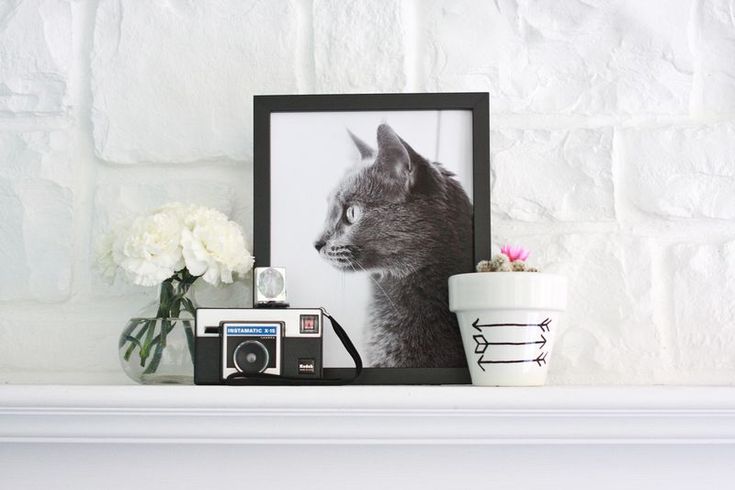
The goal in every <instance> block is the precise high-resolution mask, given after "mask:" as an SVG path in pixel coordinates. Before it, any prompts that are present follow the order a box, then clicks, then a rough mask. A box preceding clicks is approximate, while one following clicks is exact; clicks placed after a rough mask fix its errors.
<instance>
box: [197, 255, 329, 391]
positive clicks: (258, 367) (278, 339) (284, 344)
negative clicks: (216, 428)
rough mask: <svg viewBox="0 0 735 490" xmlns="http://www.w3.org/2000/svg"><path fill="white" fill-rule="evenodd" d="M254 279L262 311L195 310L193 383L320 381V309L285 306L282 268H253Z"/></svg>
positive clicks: (322, 328) (258, 309)
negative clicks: (264, 380)
mask: <svg viewBox="0 0 735 490" xmlns="http://www.w3.org/2000/svg"><path fill="white" fill-rule="evenodd" d="M254 278H255V287H254V288H253V290H254V291H255V302H254V303H255V304H256V305H260V306H262V307H260V308H257V307H256V308H199V309H197V313H196V338H195V355H194V357H195V359H194V382H195V383H196V384H200V385H201V384H204V385H207V384H210V385H211V384H227V383H233V384H237V382H238V381H239V382H244V381H247V380H248V379H258V378H260V379H262V378H266V377H267V376H263V375H271V377H272V376H279V377H282V378H283V379H284V380H286V379H288V380H292V381H293V380H301V379H303V380H310V379H311V380H314V379H320V378H322V334H323V331H324V314H323V310H322V309H321V308H288V304H287V303H286V295H285V271H284V270H283V269H277V268H270V267H269V268H257V269H256V270H255V271H254ZM263 281H271V283H270V284H266V283H264V282H263Z"/></svg>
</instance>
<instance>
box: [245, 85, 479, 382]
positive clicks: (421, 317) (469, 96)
mask: <svg viewBox="0 0 735 490" xmlns="http://www.w3.org/2000/svg"><path fill="white" fill-rule="evenodd" d="M488 112H489V100H488V94H487V93H441V94H370V95H362V94H360V95H289V96H280V95H276V96H256V97H255V110H254V118H255V125H254V131H255V134H254V141H255V149H254V150H255V151H254V153H255V161H254V169H253V170H254V179H253V184H254V226H253V232H254V247H253V248H254V255H255V262H256V266H259V267H260V266H274V267H275V266H278V267H285V268H286V270H287V273H288V278H289V279H288V280H289V283H288V296H289V302H290V304H291V306H292V307H304V308H305V307H320V306H323V307H324V308H326V309H327V311H329V312H330V313H331V314H332V315H333V316H334V317H335V318H336V319H338V320H339V322H340V323H341V324H342V326H343V327H344V328H345V329H346V330H347V332H348V334H349V335H350V338H351V339H352V341H353V342H354V344H355V346H356V347H357V349H358V351H359V352H360V355H361V356H362V358H363V361H364V364H365V366H366V369H365V370H364V372H363V374H362V375H361V376H360V378H359V379H358V383H364V384H449V383H468V382H469V374H468V371H467V367H466V366H467V365H466V360H465V355H464V351H463V349H462V343H461V339H460V334H459V329H458V327H457V320H456V317H455V315H454V314H453V313H451V312H450V311H449V308H448V299H447V296H448V294H447V278H448V277H449V276H450V275H452V274H458V273H463V272H472V271H473V270H474V265H475V264H476V263H477V262H478V261H480V260H483V259H487V258H489V257H488V256H489V254H490V162H489V159H490V157H489V147H488V146H489V145H488V139H489V121H488ZM324 366H325V368H326V370H325V376H326V377H339V376H345V375H346V372H341V371H342V370H346V369H350V367H351V366H352V362H351V359H350V357H349V355H348V354H347V352H345V351H344V348H343V346H342V345H341V343H340V341H339V340H338V339H337V337H336V336H335V335H334V334H333V332H331V331H329V329H327V330H326V332H325V338H324Z"/></svg>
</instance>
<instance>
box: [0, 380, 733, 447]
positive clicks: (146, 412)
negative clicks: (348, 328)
mask: <svg viewBox="0 0 735 490" xmlns="http://www.w3.org/2000/svg"><path fill="white" fill-rule="evenodd" d="M0 442H5V443H10V442H23V443H29V442H41V443H49V442H59V443H70V442H74V443H116V444H119V443H141V442H154V443H193V444H205V443H206V444H315V443H316V444H418V445H435V444H490V445H503V444H733V443H735V388H730V387H579V386H576V387H543V388H473V387H469V386H441V387H438V386H435V387H428V386H351V387H288V388H283V387H204V386H202V387H198V386H186V387H182V386H59V385H53V386H10V385H8V386H0Z"/></svg>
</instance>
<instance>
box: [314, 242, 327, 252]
mask: <svg viewBox="0 0 735 490" xmlns="http://www.w3.org/2000/svg"><path fill="white" fill-rule="evenodd" d="M324 245H326V242H323V241H321V240H317V241H315V242H314V248H315V249H316V251H317V252H321V250H322V248H324Z"/></svg>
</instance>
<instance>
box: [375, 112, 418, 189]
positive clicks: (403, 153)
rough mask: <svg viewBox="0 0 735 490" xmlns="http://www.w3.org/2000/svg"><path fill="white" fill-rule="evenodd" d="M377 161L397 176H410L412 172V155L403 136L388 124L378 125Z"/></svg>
mask: <svg viewBox="0 0 735 490" xmlns="http://www.w3.org/2000/svg"><path fill="white" fill-rule="evenodd" d="M376 163H377V164H378V165H381V166H382V167H383V168H385V169H387V170H389V171H390V172H392V173H393V175H395V176H396V177H399V178H408V176H409V174H410V173H411V170H412V169H411V156H410V155H409V153H408V150H407V149H406V147H405V146H404V145H403V141H402V140H401V138H400V137H399V136H398V135H397V134H396V132H395V131H393V128H391V127H390V126H388V125H387V124H381V125H380V126H378V158H377V159H376Z"/></svg>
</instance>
